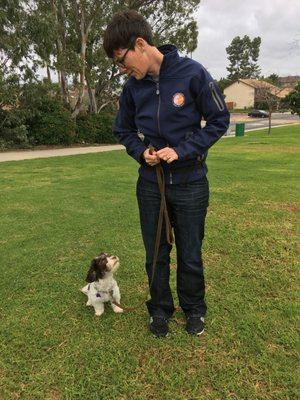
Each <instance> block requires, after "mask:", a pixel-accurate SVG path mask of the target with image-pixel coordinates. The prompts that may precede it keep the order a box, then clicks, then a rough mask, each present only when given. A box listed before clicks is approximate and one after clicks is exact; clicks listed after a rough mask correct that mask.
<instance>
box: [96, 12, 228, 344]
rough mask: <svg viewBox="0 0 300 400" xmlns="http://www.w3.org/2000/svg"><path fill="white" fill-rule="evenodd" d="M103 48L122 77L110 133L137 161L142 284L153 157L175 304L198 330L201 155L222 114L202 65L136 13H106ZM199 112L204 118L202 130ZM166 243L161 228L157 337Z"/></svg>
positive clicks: (150, 233) (219, 130) (202, 308)
mask: <svg viewBox="0 0 300 400" xmlns="http://www.w3.org/2000/svg"><path fill="white" fill-rule="evenodd" d="M103 46H104V50H105V52H106V54H107V55H108V57H109V58H112V59H113V61H114V64H115V65H116V66H118V67H119V69H120V72H121V73H124V74H127V75H128V77H129V79H128V80H127V82H126V83H125V85H124V87H123V92H122V94H121V97H120V109H119V111H118V114H117V117H116V121H115V126H114V133H115V135H116V136H117V137H118V139H119V141H120V143H122V144H123V145H124V146H125V147H126V150H127V153H128V154H129V155H130V156H131V157H133V158H134V159H135V160H136V161H137V162H138V163H139V164H140V168H139V178H138V181H137V188H136V194H137V199H138V205H139V213H140V224H141V231H142V236H143V242H144V246H145V251H146V271H147V274H148V279H149V283H150V281H151V278H152V263H153V255H154V247H155V238H156V230H157V221H158V215H159V210H160V191H159V187H158V182H157V177H156V168H155V166H156V165H157V164H159V163H160V165H161V166H162V168H163V172H164V179H165V196H166V203H167V207H168V213H169V217H170V221H171V224H172V226H173V228H174V234H175V243H176V250H177V294H178V298H179V304H180V306H181V308H182V310H183V311H184V313H185V315H186V331H187V332H188V333H190V334H194V335H200V334H201V333H202V332H203V331H204V316H205V314H206V309H207V307H206V304H205V300H204V295H205V284H204V272H203V263H202V255H201V246H202V241H203V238H204V224H205V217H206V212H207V207H208V199H209V187H208V180H207V177H206V174H207V166H206V163H205V159H206V157H207V151H208V149H209V148H210V147H211V146H212V145H213V144H214V143H215V142H216V141H217V140H219V139H220V137H221V136H222V135H223V134H224V133H225V132H226V131H227V129H228V126H229V112H228V110H227V108H226V105H225V103H224V98H223V95H222V94H221V92H220V90H219V88H218V87H217V86H216V84H215V82H214V80H213V78H212V77H211V76H210V74H209V73H208V72H207V71H206V69H205V68H204V67H203V66H202V65H201V64H199V63H198V62H196V61H194V60H192V59H190V58H188V57H180V56H179V54H178V51H177V48H176V47H175V46H174V45H171V44H168V45H164V46H161V47H158V48H157V47H155V46H154V44H153V36H152V31H151V27H150V25H149V24H148V22H147V21H146V20H145V18H144V17H143V16H142V15H141V14H139V13H137V12H136V11H133V10H129V11H123V12H120V13H117V14H115V15H114V17H113V18H112V21H111V22H110V23H109V24H108V26H107V28H106V31H105V34H104V43H103ZM202 118H203V119H204V120H205V121H206V125H205V127H203V128H201V119H202ZM140 133H142V134H143V136H144V140H142V139H141V137H142V136H141V135H140ZM150 146H151V147H152V148H154V149H155V151H154V152H151V151H149V150H150ZM150 153H152V154H150ZM171 249H172V246H171V245H170V244H169V243H168V241H167V238H166V230H165V227H163V230H162V236H161V242H160V247H159V253H158V259H157V266H156V270H155V275H154V280H153V283H152V285H151V288H150V295H151V298H150V300H148V301H147V308H148V312H149V314H150V323H149V329H150V331H151V332H152V333H153V334H154V335H155V336H157V337H163V336H166V335H167V333H168V331H169V328H168V320H169V319H170V318H171V317H172V315H173V313H174V310H175V309H174V303H173V298H172V293H171V289H170V285H169V276H170V252H171Z"/></svg>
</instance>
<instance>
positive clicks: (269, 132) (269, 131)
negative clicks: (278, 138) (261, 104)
mask: <svg viewBox="0 0 300 400" xmlns="http://www.w3.org/2000/svg"><path fill="white" fill-rule="evenodd" d="M271 118H272V111H270V110H269V130H268V135H270V134H271Z"/></svg>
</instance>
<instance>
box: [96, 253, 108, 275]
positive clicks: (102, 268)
mask: <svg viewBox="0 0 300 400" xmlns="http://www.w3.org/2000/svg"><path fill="white" fill-rule="evenodd" d="M95 261H96V268H95V269H96V276H97V279H103V278H104V276H105V273H106V272H107V266H106V264H107V257H106V254H103V255H102V256H100V257H97V258H96V260H95Z"/></svg>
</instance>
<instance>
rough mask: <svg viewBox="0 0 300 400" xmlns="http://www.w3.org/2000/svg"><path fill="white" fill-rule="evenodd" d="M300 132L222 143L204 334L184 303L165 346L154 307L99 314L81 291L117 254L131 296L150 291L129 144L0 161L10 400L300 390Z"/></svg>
mask: <svg viewBox="0 0 300 400" xmlns="http://www.w3.org/2000/svg"><path fill="white" fill-rule="evenodd" d="M299 134H300V125H298V126H292V127H284V128H277V129H273V130H272V134H271V136H267V134H266V131H257V132H252V133H249V134H247V136H245V137H243V138H226V139H223V140H221V141H219V143H218V144H216V145H215V146H214V147H213V148H212V149H211V151H210V154H209V157H208V168H209V175H208V176H209V180H210V191H211V197H210V207H209V213H208V218H207V228H206V238H205V242H204V248H203V251H204V252H203V257H204V263H205V270H206V283H207V296H206V299H207V304H208V313H207V318H206V332H205V334H204V335H203V336H202V337H200V338H195V337H191V336H189V335H187V334H186V333H185V331H184V316H183V314H182V313H181V312H180V311H178V312H176V314H175V315H174V318H173V320H172V321H171V322H170V330H171V333H170V335H169V337H168V338H166V339H161V340H159V339H155V338H152V337H151V336H150V335H149V333H148V327H147V319H148V317H147V312H146V308H145V306H143V307H140V308H139V309H138V310H137V311H136V312H134V313H127V314H126V313H124V314H114V313H113V312H112V310H111V309H110V307H107V309H106V312H105V314H104V315H103V316H102V317H100V318H98V319H97V318H96V317H94V314H93V309H91V308H88V307H86V306H85V302H86V297H85V296H84V295H83V294H82V293H80V292H79V288H80V287H82V286H83V285H84V279H85V276H86V271H87V268H88V266H89V263H90V260H91V258H92V257H93V256H95V255H96V254H97V253H99V252H100V251H101V250H105V251H107V252H111V253H116V254H117V255H118V256H119V257H120V259H121V267H120V269H119V271H118V274H117V279H118V283H119V286H120V288H121V294H122V302H123V303H124V304H126V305H128V306H133V307H134V306H138V305H140V304H141V302H143V300H144V299H145V296H146V294H147V281H146V275H145V273H144V249H143V244H142V240H141V236H140V227H139V219H138V210H137V202H136V199H135V183H136V179H137V164H136V162H135V161H134V160H132V159H131V158H130V157H129V156H128V155H127V154H126V153H125V152H124V151H113V152H108V153H98V154H88V155H79V156H71V157H57V158H49V159H37V160H28V161H19V162H7V163H2V164H0V172H1V175H0V182H1V184H0V196H1V202H0V212H1V228H0V243H1V262H0V272H1V275H0V276H1V279H0V296H1V302H0V399H1V400H2V399H3V400H10V399H22V400H23V399H24V400H25V399H33V400H38V399H43V400H60V399H70V400H73V399H80V400H106V399H107V400H111V399H118V400H119V399H126V400H127V399H130V400H135V399H138V400H144V399H153V400H165V399H166V400H169V399H170V400H200V399H201V400H202V399H203V400H204V399H205V400H210V399H221V400H223V399H238V400H250V399H253V400H257V399H274V400H280V399H293V400H294V399H295V400H296V399H297V398H299V393H298V392H297V378H296V368H297V364H298V357H297V351H296V342H297V338H298V336H297V330H296V322H297V321H299V318H298V316H299V314H298V316H297V278H298V277H299V274H297V269H296V266H297V263H296V260H297V252H296V241H297V229H296V222H297V218H296V215H297V214H296V213H297V211H299V208H300V207H299V202H298V200H299V171H300V165H299V158H298V160H297V153H298V157H299ZM297 175H298V176H297ZM298 215H299V214H298ZM175 256H176V253H175V249H173V252H172V258H173V262H175V259H176V257H175ZM175 274H176V271H175V270H172V271H171V282H172V288H173V293H174V297H175V299H176V304H178V302H177V297H176V289H175Z"/></svg>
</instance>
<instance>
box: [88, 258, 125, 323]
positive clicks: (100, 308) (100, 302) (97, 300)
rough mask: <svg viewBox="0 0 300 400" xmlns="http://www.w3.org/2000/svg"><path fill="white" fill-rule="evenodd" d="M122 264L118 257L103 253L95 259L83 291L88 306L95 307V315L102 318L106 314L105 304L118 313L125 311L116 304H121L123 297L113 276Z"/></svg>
mask: <svg viewBox="0 0 300 400" xmlns="http://www.w3.org/2000/svg"><path fill="white" fill-rule="evenodd" d="M119 265H120V262H119V258H118V257H117V256H110V255H108V254H107V253H101V254H99V255H98V256H97V257H95V258H94V259H93V260H92V262H91V266H90V269H89V271H88V274H87V277H86V282H89V283H88V284H87V285H86V286H84V287H83V288H82V289H81V291H82V292H83V293H84V294H86V295H87V296H88V301H87V303H86V305H87V306H93V307H94V309H95V315H97V316H100V315H102V314H103V312H104V303H106V302H110V304H111V306H112V309H113V310H114V312H116V313H121V312H123V309H122V308H120V307H118V306H117V305H116V304H114V303H118V304H120V300H121V295H120V289H119V286H118V284H117V281H116V280H115V279H114V278H113V274H114V273H115V272H116V270H117V269H118V268H119Z"/></svg>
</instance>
